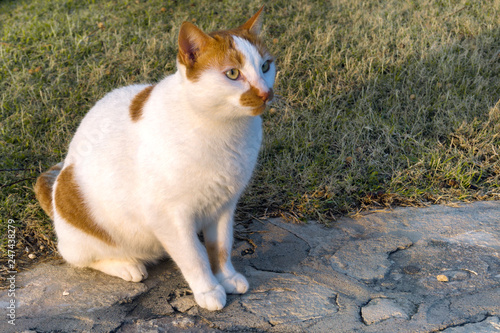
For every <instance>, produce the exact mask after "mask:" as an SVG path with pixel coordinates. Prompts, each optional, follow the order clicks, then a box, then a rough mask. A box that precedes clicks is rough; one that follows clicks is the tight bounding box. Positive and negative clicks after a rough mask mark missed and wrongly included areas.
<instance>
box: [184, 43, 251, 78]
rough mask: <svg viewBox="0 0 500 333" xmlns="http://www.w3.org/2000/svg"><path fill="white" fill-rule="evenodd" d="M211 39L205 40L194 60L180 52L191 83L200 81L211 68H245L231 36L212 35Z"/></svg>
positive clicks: (196, 52)
mask: <svg viewBox="0 0 500 333" xmlns="http://www.w3.org/2000/svg"><path fill="white" fill-rule="evenodd" d="M207 37H208V36H207ZM210 37H211V38H207V39H206V40H205V42H204V44H203V48H202V49H198V50H196V51H195V55H194V59H190V58H189V59H188V58H187V57H185V56H184V57H183V56H182V55H181V53H180V52H179V55H178V59H179V62H180V63H182V64H184V65H185V66H186V76H187V77H188V79H189V80H191V81H196V80H198V78H199V77H200V75H201V73H202V72H203V71H205V70H207V69H209V68H215V69H217V70H220V71H222V70H224V69H225V68H241V67H242V66H243V57H242V55H241V53H240V52H239V51H238V50H236V48H235V46H234V42H233V39H232V38H231V36H230V35H227V34H217V35H214V34H210Z"/></svg>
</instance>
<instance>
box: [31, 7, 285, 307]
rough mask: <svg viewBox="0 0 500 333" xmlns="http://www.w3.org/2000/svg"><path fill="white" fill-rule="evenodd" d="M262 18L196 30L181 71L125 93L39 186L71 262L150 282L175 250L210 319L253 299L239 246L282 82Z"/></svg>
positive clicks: (93, 119)
mask: <svg viewBox="0 0 500 333" xmlns="http://www.w3.org/2000/svg"><path fill="white" fill-rule="evenodd" d="M261 12H262V8H261V9H260V10H259V11H258V12H257V13H256V14H255V15H254V16H253V17H252V18H250V19H249V20H248V21H247V22H246V23H245V24H243V25H242V26H240V27H239V28H236V29H233V30H225V31H216V32H212V33H209V34H206V33H204V32H203V31H201V30H200V29H199V28H197V27H196V26H195V25H193V24H191V23H188V22H184V23H183V24H182V26H181V28H180V32H179V39H178V42H179V53H178V55H177V69H178V70H177V72H176V73H175V74H172V75H170V76H167V77H166V78H165V79H163V80H162V81H160V82H159V83H157V84H154V85H148V84H143V85H132V86H127V87H123V88H119V89H116V90H114V91H113V92H111V93H109V94H108V95H106V96H105V97H104V98H103V99H101V100H100V101H98V102H97V104H96V105H95V106H94V107H93V108H92V109H91V110H90V111H89V112H88V114H87V115H86V116H85V117H84V119H83V121H82V123H81V124H80V126H79V127H78V130H77V131H76V134H75V136H74V138H73V140H72V141H71V144H70V146H69V151H68V155H67V157H66V159H65V160H64V162H61V163H59V164H57V165H55V166H53V167H52V168H51V169H49V170H48V171H47V172H45V173H43V174H42V175H41V176H40V177H39V178H38V180H37V184H36V185H35V192H36V195H37V198H38V200H39V202H40V204H41V206H42V208H43V209H44V210H45V211H46V212H47V214H48V215H49V216H50V217H51V218H52V219H53V221H54V225H55V230H56V233H57V238H58V249H59V252H60V253H61V255H62V256H63V257H64V259H65V260H66V261H67V262H68V263H70V264H72V265H75V266H78V267H91V268H94V269H97V270H100V271H102V272H104V273H107V274H109V275H114V276H117V277H120V278H122V279H124V280H127V281H141V280H143V279H145V278H146V277H147V271H146V267H145V264H146V263H150V262H155V261H156V260H158V259H159V258H162V257H164V256H165V255H166V254H167V253H168V255H169V256H170V257H171V258H172V259H173V260H174V261H175V262H176V264H177V265H178V266H179V268H180V270H181V271H182V274H183V275H184V277H185V279H186V280H187V282H188V283H189V286H190V288H191V289H192V291H193V293H194V297H195V300H196V302H197V303H198V304H199V305H200V306H201V307H203V308H206V309H209V310H219V309H222V308H223V307H224V305H225V303H226V293H237V294H241V293H245V292H246V291H247V290H248V282H247V280H246V278H245V277H244V276H243V275H241V274H240V273H238V272H236V271H235V269H234V268H233V265H232V263H231V248H232V244H233V213H234V210H235V206H236V202H237V201H238V199H239V197H240V195H241V193H242V191H243V190H244V188H245V186H246V185H247V184H248V182H249V180H250V177H251V175H252V171H253V169H254V167H255V163H256V160H257V155H258V152H259V149H260V145H261V140H262V127H261V118H260V117H259V115H260V114H261V113H262V112H263V111H264V110H265V108H266V105H267V104H269V102H270V101H271V100H272V98H273V88H272V87H273V84H274V79H275V75H276V68H275V63H274V60H273V57H272V56H271V55H270V54H269V52H268V51H267V49H266V48H265V46H264V44H263V42H262V40H261V39H260V38H259V33H260V30H261V21H262V19H261ZM199 232H203V238H204V244H202V243H201V242H200V240H199V237H198V233H199Z"/></svg>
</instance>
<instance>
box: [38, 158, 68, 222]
mask: <svg viewBox="0 0 500 333" xmlns="http://www.w3.org/2000/svg"><path fill="white" fill-rule="evenodd" d="M62 168H63V162H61V163H57V164H56V165H54V166H53V167H51V168H50V169H49V170H47V171H45V172H44V173H42V174H41V175H40V176H39V177H38V179H37V180H36V184H35V196H36V198H37V199H38V202H39V203H40V206H42V209H43V210H44V211H45V213H47V215H48V216H50V218H51V219H54V212H53V211H52V188H53V187H54V183H55V181H56V178H57V176H58V175H59V173H60V172H61V170H62Z"/></svg>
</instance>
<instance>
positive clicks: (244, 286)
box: [220, 273, 248, 294]
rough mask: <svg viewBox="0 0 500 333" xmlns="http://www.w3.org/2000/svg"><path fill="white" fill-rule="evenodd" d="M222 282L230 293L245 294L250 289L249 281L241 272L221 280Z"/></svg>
mask: <svg viewBox="0 0 500 333" xmlns="http://www.w3.org/2000/svg"><path fill="white" fill-rule="evenodd" d="M220 283H221V284H222V286H223V287H224V289H225V290H226V292H227V293H228V294H244V293H246V292H247V291H248V281H247V279H246V278H245V277H244V276H243V275H241V274H240V273H234V275H233V276H230V277H228V278H225V279H222V280H220Z"/></svg>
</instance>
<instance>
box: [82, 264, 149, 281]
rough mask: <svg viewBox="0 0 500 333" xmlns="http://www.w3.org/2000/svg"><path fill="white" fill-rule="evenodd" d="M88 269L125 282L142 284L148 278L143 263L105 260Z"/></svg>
mask: <svg viewBox="0 0 500 333" xmlns="http://www.w3.org/2000/svg"><path fill="white" fill-rule="evenodd" d="M88 267H90V268H93V269H97V270H99V271H101V272H103V273H106V274H108V275H112V276H116V277H119V278H122V279H123V280H125V281H132V282H140V281H142V280H144V279H146V278H147V277H148V272H147V270H146V266H144V264H142V263H137V262H131V261H126V260H120V259H104V260H99V261H95V262H93V263H91V264H90V265H88Z"/></svg>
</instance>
